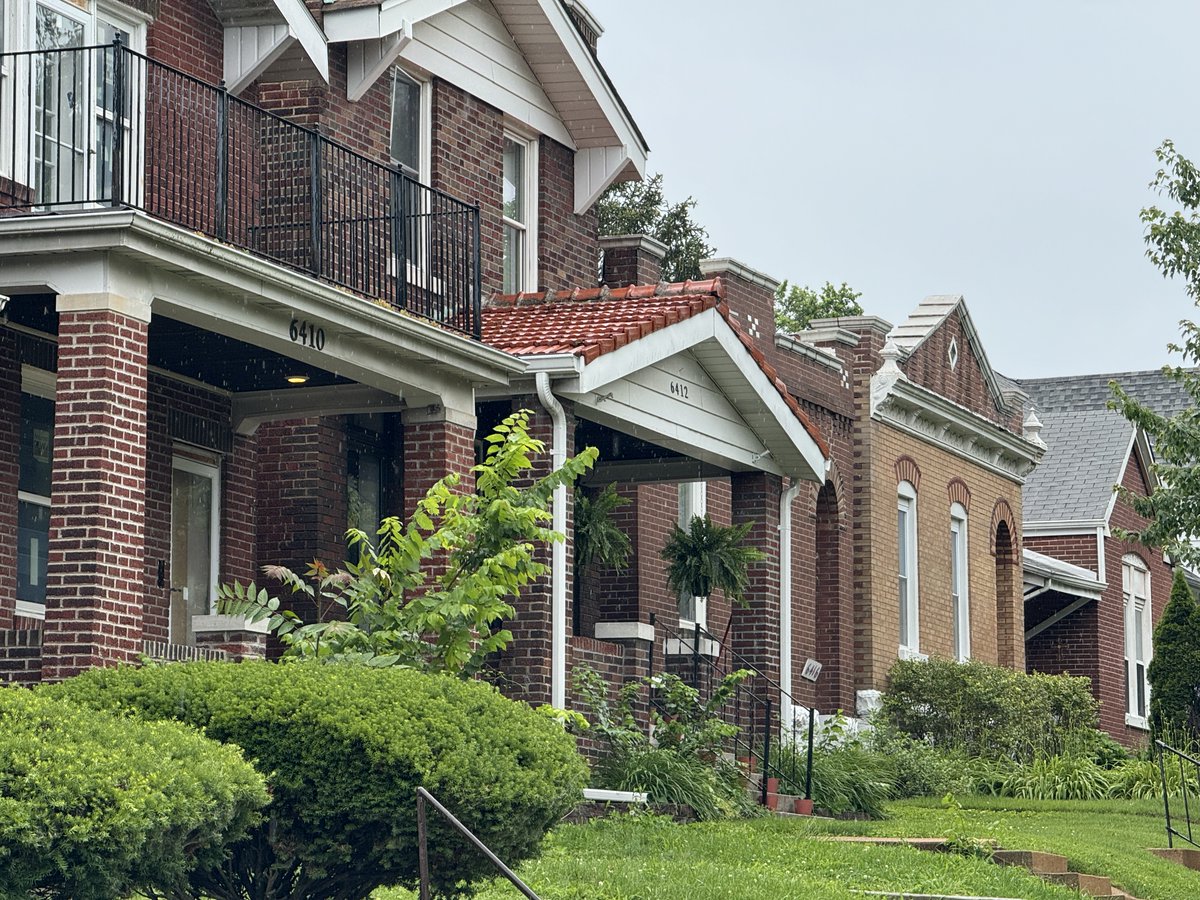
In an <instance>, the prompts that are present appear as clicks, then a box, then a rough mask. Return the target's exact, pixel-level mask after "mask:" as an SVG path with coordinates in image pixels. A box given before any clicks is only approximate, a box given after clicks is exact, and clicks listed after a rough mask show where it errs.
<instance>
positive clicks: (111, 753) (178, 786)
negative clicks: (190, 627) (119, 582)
mask: <svg viewBox="0 0 1200 900" xmlns="http://www.w3.org/2000/svg"><path fill="white" fill-rule="evenodd" d="M266 803H267V793H266V789H265V787H264V784H263V779H262V777H261V776H260V775H259V774H258V773H257V772H256V771H254V769H253V767H251V766H250V765H249V764H248V763H247V762H246V761H245V760H244V759H243V758H242V753H241V751H240V750H238V749H237V748H236V747H225V746H221V745H220V744H218V743H216V742H215V741H210V740H208V739H207V738H205V737H203V736H202V735H200V734H197V733H196V732H195V731H194V730H193V729H191V728H188V727H186V726H182V725H178V724H176V723H174V722H139V721H128V720H124V719H122V718H120V717H118V716H115V715H112V714H109V713H104V712H100V711H98V710H94V709H87V708H80V707H78V706H76V705H74V704H72V703H70V702H68V701H66V700H62V699H56V698H53V697H51V696H48V695H47V694H46V693H45V692H42V691H39V692H35V691H30V690H26V689H24V688H17V687H9V688H0V897H5V898H9V897H11V898H18V897H19V898H26V897H30V896H36V897H46V898H58V897H61V898H72V900H111V898H120V897H127V896H129V895H130V894H132V893H133V892H135V891H143V892H149V891H152V890H155V891H157V890H161V891H170V890H171V889H172V888H178V887H179V886H181V885H182V884H184V883H185V882H186V878H187V872H188V870H189V869H190V868H191V867H193V866H211V865H214V864H216V863H217V862H219V860H220V859H221V857H222V855H223V848H224V845H225V843H226V842H227V841H229V840H231V839H240V838H243V837H244V836H245V834H246V832H247V829H248V828H249V827H251V826H253V825H255V824H256V823H257V821H258V820H259V816H258V813H257V811H258V810H259V809H260V808H261V807H263V806H264V805H265V804H266Z"/></svg>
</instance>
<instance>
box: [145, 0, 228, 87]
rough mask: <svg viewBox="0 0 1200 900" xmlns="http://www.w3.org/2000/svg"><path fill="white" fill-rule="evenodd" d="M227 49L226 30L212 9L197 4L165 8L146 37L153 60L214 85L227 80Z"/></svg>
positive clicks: (194, 0) (195, 0)
mask: <svg viewBox="0 0 1200 900" xmlns="http://www.w3.org/2000/svg"><path fill="white" fill-rule="evenodd" d="M224 45H225V36H224V29H223V28H222V27H221V23H220V22H218V21H217V17H216V16H215V15H214V14H213V11H212V7H211V6H209V5H208V4H207V3H200V2H197V0H193V2H188V3H165V4H163V5H162V8H161V10H160V11H159V15H158V18H157V19H155V20H154V21H153V22H151V23H150V28H149V30H148V33H147V35H146V50H147V53H148V55H149V56H150V57H152V58H153V59H158V60H162V61H163V62H166V63H167V64H168V65H171V66H174V67H175V68H177V69H182V70H183V71H185V72H187V73H188V74H189V75H193V76H195V77H196V78H200V79H203V80H204V81H207V82H209V83H210V84H216V83H217V82H219V81H220V80H221V79H222V78H223V77H224V72H225V56H224V50H223V48H224Z"/></svg>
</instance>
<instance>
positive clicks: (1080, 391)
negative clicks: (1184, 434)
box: [1017, 369, 1192, 416]
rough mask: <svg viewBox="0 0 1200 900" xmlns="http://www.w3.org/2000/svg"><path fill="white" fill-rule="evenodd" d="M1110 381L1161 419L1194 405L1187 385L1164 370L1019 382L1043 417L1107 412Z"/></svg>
mask: <svg viewBox="0 0 1200 900" xmlns="http://www.w3.org/2000/svg"><path fill="white" fill-rule="evenodd" d="M1110 381H1116V382H1117V383H1118V384H1120V385H1121V387H1122V388H1124V389H1125V391H1126V392H1127V393H1128V394H1130V395H1131V396H1132V397H1134V398H1135V399H1136V400H1138V401H1139V402H1141V403H1144V404H1146V405H1147V406H1149V407H1150V408H1151V409H1153V410H1154V411H1155V412H1157V413H1159V414H1160V415H1164V416H1172V415H1174V414H1175V413H1177V412H1179V411H1180V410H1182V409H1186V408H1187V407H1188V406H1191V403H1192V399H1191V397H1190V396H1189V395H1188V392H1187V391H1186V390H1184V389H1183V385H1181V384H1180V383H1179V382H1177V381H1172V380H1171V379H1170V378H1166V377H1165V376H1164V375H1163V373H1162V370H1161V369H1151V370H1150V371H1146V372H1113V373H1110V374H1107V375H1104V374H1101V375H1071V376H1069V377H1066V378H1026V379H1018V380H1017V384H1018V385H1019V386H1020V388H1021V389H1022V390H1023V391H1025V393H1027V394H1029V396H1030V398H1031V400H1032V402H1033V404H1034V406H1035V407H1036V408H1037V410H1038V415H1039V416H1041V414H1042V411H1043V410H1047V411H1052V410H1065V409H1073V410H1080V409H1104V408H1105V406H1106V405H1107V403H1108V401H1109V399H1111V397H1112V391H1111V390H1110V389H1109V386H1108V383H1109V382H1110Z"/></svg>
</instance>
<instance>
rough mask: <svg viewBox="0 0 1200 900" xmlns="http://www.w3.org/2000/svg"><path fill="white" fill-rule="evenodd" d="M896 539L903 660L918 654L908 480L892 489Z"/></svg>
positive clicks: (913, 512)
mask: <svg viewBox="0 0 1200 900" xmlns="http://www.w3.org/2000/svg"><path fill="white" fill-rule="evenodd" d="M896 541H897V544H896V549H897V551H898V557H899V572H898V575H899V599H900V658H901V659H907V658H908V657H912V656H919V655H920V653H921V636H920V627H921V621H920V610H919V606H920V595H919V590H918V581H917V490H916V488H914V487H913V486H912V483H911V482H908V481H901V482H900V484H899V486H898V487H897V488H896Z"/></svg>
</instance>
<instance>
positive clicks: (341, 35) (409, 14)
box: [325, 0, 464, 44]
mask: <svg viewBox="0 0 1200 900" xmlns="http://www.w3.org/2000/svg"><path fill="white" fill-rule="evenodd" d="M463 2H464V0H383V2H382V3H372V4H368V5H366V6H357V7H352V8H350V9H331V10H329V11H327V12H326V13H325V37H326V38H327V39H328V40H329V41H330V43H334V44H338V43H345V42H348V41H369V40H377V39H379V38H385V37H388V36H389V35H393V34H395V33H396V32H398V31H400V30H402V29H403V28H408V29H409V30H410V31H411V29H412V26H413V25H415V24H416V23H417V22H423V21H425V20H426V19H428V18H430V17H431V16H436V15H437V14H438V13H443V12H445V11H446V10H448V9H453V8H454V7H456V6H459V5H461V4H462V3H463Z"/></svg>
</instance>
